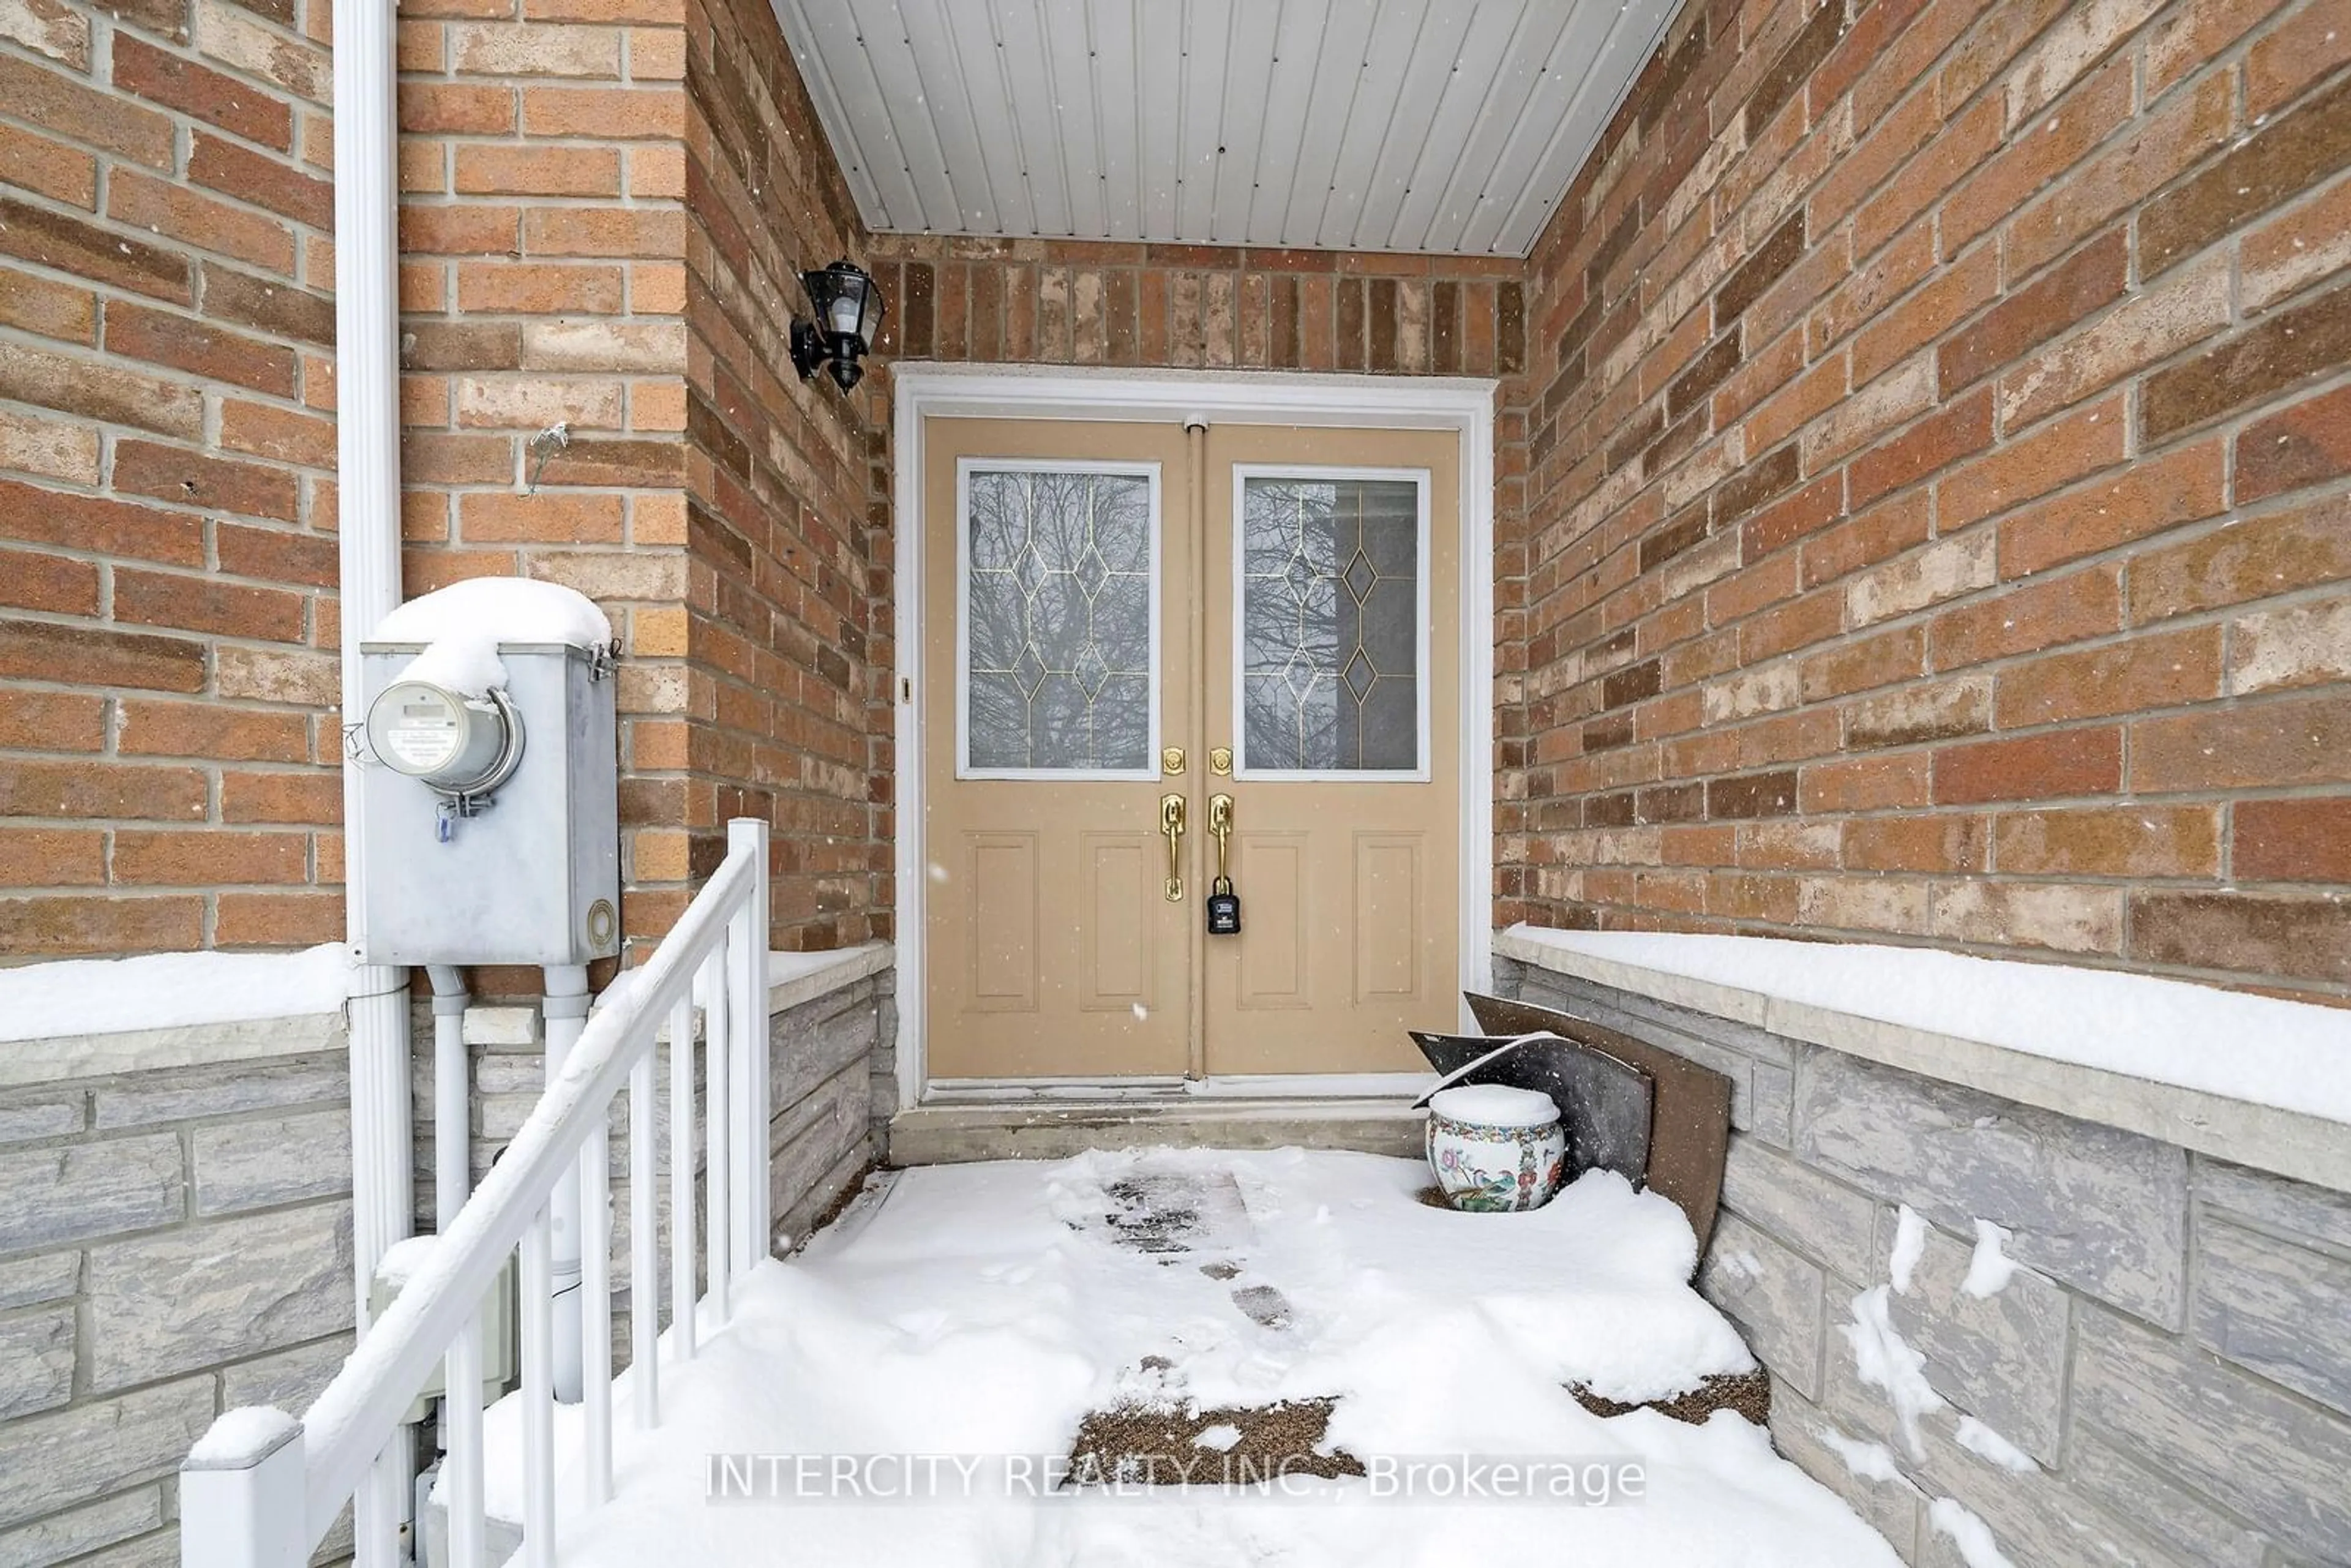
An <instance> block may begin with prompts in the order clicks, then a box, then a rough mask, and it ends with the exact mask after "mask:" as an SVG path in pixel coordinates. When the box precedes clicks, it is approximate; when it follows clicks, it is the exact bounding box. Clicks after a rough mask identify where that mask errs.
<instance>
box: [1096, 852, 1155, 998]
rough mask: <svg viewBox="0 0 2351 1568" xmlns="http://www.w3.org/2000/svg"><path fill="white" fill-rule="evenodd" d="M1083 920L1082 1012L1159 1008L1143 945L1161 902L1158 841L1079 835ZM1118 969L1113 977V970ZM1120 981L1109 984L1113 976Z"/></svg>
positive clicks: (1145, 947) (1146, 940) (1145, 949)
mask: <svg viewBox="0 0 2351 1568" xmlns="http://www.w3.org/2000/svg"><path fill="white" fill-rule="evenodd" d="M1078 843H1079V851H1078V853H1079V861H1080V864H1081V866H1082V867H1083V868H1084V869H1083V872H1082V873H1081V874H1082V875H1083V877H1084V886H1085V890H1086V899H1087V910H1086V918H1085V919H1084V920H1083V921H1082V922H1081V923H1080V925H1079V926H1078V940H1079V944H1080V954H1079V963H1078V983H1079V987H1080V991H1079V995H1078V1009H1079V1010H1080V1011H1081V1012H1090V1013H1109V1012H1131V1011H1133V1010H1134V1009H1137V1008H1141V1009H1144V1010H1146V1011H1148V1010H1150V1009H1155V1008H1157V1007H1158V1006H1159V990H1158V988H1157V987H1156V986H1155V985H1153V984H1152V974H1151V963H1150V956H1149V953H1148V951H1147V945H1148V943H1149V940H1150V935H1151V922H1152V917H1153V916H1154V915H1155V914H1157V910H1156V909H1155V907H1154V906H1155V904H1158V902H1159V874H1160V873H1159V855H1160V848H1159V841H1158V840H1157V839H1155V838H1154V837H1153V836H1151V835H1150V834H1148V833H1103V832H1089V833H1081V834H1080V835H1079V839H1078ZM1113 968H1116V969H1118V970H1120V971H1121V973H1120V974H1119V975H1118V976H1116V977H1115V978H1121V979H1124V980H1125V981H1126V983H1125V984H1124V985H1113V984H1112V983H1111V981H1112V980H1113V978H1114V977H1113V975H1112V973H1111V971H1112V970H1113Z"/></svg>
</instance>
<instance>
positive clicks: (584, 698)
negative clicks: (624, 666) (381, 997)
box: [352, 577, 621, 965]
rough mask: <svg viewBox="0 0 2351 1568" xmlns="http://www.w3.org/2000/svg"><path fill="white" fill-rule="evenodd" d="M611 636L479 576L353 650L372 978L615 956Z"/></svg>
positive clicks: (525, 592) (595, 618)
mask: <svg viewBox="0 0 2351 1568" xmlns="http://www.w3.org/2000/svg"><path fill="white" fill-rule="evenodd" d="M615 652H616V648H615V645H614V643H613V642H612V626H611V622H609V621H607V620H605V619H604V613H603V612H602V611H601V610H598V609H597V608H596V606H595V605H594V604H593V603H591V602H590V601H589V600H588V599H587V598H586V597H585V596H583V595H581V594H580V593H577V592H574V591H572V590H570V589H569V588H565V587H562V586H560V585H559V584H557V583H552V582H532V581H528V580H525V579H522V578H511V577H489V578H475V579H474V580H470V581H466V582H460V583H456V584H454V585H452V586H451V587H448V588H444V589H442V590H440V591H438V592H434V593H428V594H425V595H424V596H423V598H421V599H414V600H411V601H409V602H407V603H406V604H403V605H402V606H401V607H400V608H399V609H397V610H395V611H393V612H392V613H391V614H390V615H387V616H385V617H384V619H383V621H382V622H381V624H380V625H378V626H377V628H376V631H375V635H374V636H373V637H371V639H369V640H368V641H367V642H366V643H361V644H360V664H361V668H362V670H363V671H364V674H365V685H364V687H363V691H364V694H365V695H366V699H367V707H366V712H365V716H364V721H363V722H362V723H361V724H360V726H359V727H358V733H357V734H356V735H355V736H354V737H352V743H353V748H354V754H355V760H356V763H357V765H358V767H359V768H360V779H361V781H362V782H361V786H360V787H361V789H363V790H364V791H365V795H366V810H365V815H364V817H363V821H364V824H365V826H364V827H363V829H362V836H363V840H364V841H363V842H362V843H361V844H360V846H359V849H360V853H361V854H363V855H364V856H365V861H364V863H363V885H364V887H365V889H366V899H367V911H366V913H367V926H366V930H367V937H366V946H367V951H366V952H364V953H363V954H361V955H360V956H361V958H362V960H363V961H364V962H367V963H370V964H536V965H549V964H585V963H587V962H589V961H590V959H593V958H602V957H609V956H611V955H613V954H615V953H618V952H619V951H620V950H621V921H620V898H621V841H620V812H619V803H618V800H617V798H616V797H617V789H618V785H617V772H618V768H617V761H616V757H615V746H616V738H615V721H614V718H613V711H614V702H613V695H612V692H613V685H614V682H613V678H612V661H613V657H614V654H615Z"/></svg>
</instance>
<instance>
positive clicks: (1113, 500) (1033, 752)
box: [964, 469, 1153, 772]
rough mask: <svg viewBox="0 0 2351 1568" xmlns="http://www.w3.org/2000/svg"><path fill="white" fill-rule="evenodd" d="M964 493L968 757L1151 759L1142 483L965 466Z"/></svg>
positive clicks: (1086, 761)
mask: <svg viewBox="0 0 2351 1568" xmlns="http://www.w3.org/2000/svg"><path fill="white" fill-rule="evenodd" d="M966 497H967V500H966V506H967V513H966V516H965V518H964V528H965V548H966V550H967V557H966V559H967V571H966V586H965V596H966V597H965V602H964V635H965V638H966V639H967V641H966V643H965V651H966V658H967V664H966V672H967V676H968V689H969V692H970V703H971V707H970V717H969V721H968V723H967V733H966V737H965V761H966V765H967V767H968V768H973V769H980V770H987V771H997V770H1007V771H1009V770H1020V769H1038V770H1050V771H1083V772H1107V771H1112V770H1126V769H1150V768H1152V766H1153V764H1152V757H1151V744H1152V736H1151V719H1152V700H1153V692H1152V679H1151V637H1152V626H1151V611H1152V605H1151V572H1152V559H1151V555H1152V550H1151V482H1150V480H1149V479H1148V478H1147V477H1146V476H1143V475H1140V474H1094V473H1085V472H1076V473H1061V472H1047V471H1033V470H1027V469H975V470H973V471H971V472H970V473H969V474H967V485H966Z"/></svg>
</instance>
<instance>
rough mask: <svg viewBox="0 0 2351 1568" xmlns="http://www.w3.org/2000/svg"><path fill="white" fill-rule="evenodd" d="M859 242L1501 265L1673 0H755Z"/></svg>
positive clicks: (1527, 236) (1578, 161) (1593, 134)
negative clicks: (1438, 259)
mask: <svg viewBox="0 0 2351 1568" xmlns="http://www.w3.org/2000/svg"><path fill="white" fill-rule="evenodd" d="M773 3H774V5H775V6H776V10H777V15H778V18H779V19H780V20H781V22H782V24H783V28H784V34H785V37H787V38H788V39H789V42H790V44H791V47H792V53H793V56H794V57H796V58H797V59H798V60H799V68H800V72H801V75H802V76H803V78H805V79H806V80H807V82H808V87H809V91H810V96H811V97H812V98H813V99H815V102H816V109H817V114H818V116H819V118H820V119H821V120H823V122H824V128H825V132H826V134H827V135H828V136H829V137H831V141H832V147H833V152H835V153H836V154H837V155H838V157H839V158H840V161H841V168H842V170H843V171H844V172H846V173H847V175H848V177H849V186H850V190H851V191H852V193H854V194H855V196H856V199H857V205H858V210H859V212H860V214H862V216H863V218H864V220H865V225H866V226H867V227H868V228H870V229H873V230H877V231H888V232H896V233H913V234H953V235H1010V236H1013V237H1016V238H1027V237H1029V236H1031V235H1043V236H1046V237H1049V238H1078V239H1097V240H1165V241H1175V242H1180V243H1186V244H1196V245H1249V246H1311V247H1317V248H1322V249H1330V250H1390V251H1426V252H1433V253H1438V254H1444V255H1497V256H1524V255H1525V254H1526V253H1527V252H1528V251H1529V250H1530V249H1531V248H1532V246H1533V245H1534V242H1535V240H1536V238H1537V237H1538V236H1539V235H1541V232H1542V227H1543V224H1544V222H1545V221H1546V220H1547V219H1548V218H1549V217H1550V216H1551V214H1552V209H1553V208H1555V207H1556V206H1557V205H1558V204H1559V202H1560V200H1561V198H1562V196H1563V195H1564V194H1565V193H1566V191H1567V187H1568V184H1569V183H1570V182H1571V181H1572V180H1573V179H1574V177H1575V174H1576V171H1577V170H1578V169H1579V168H1580V167H1581V166H1582V164H1583V160H1584V157H1585V155H1586V154H1587V153H1589V152H1591V150H1592V147H1593V143H1594V142H1596V141H1598V140H1599V136H1600V133H1601V131H1603V130H1604V128H1605V127H1606V125H1607V123H1608V119H1609V116H1610V115H1611V114H1612V113H1614V110H1615V107H1616V105H1617V103H1618V102H1619V101H1620V100H1621V99H1623V97H1624V94H1625V89H1627V88H1628V87H1629V86H1630V85H1631V83H1632V80H1633V78H1634V76H1635V74H1636V73H1637V72H1638V71H1639V70H1640V68H1641V66H1642V64H1643V62H1644V61H1645V60H1646V58H1647V57H1648V55H1649V51H1650V49H1651V48H1652V47H1654V46H1655V44H1656V40H1657V38H1658V37H1659V35H1660V34H1661V33H1662V32H1663V31H1664V29H1665V26H1666V23H1667V20H1668V18H1669V17H1670V16H1671V15H1672V12H1673V10H1674V0H773Z"/></svg>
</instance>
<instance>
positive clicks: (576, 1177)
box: [540, 964, 588, 1405]
mask: <svg viewBox="0 0 2351 1568" xmlns="http://www.w3.org/2000/svg"><path fill="white" fill-rule="evenodd" d="M540 1010H541V1012H542V1014H543V1015H544V1017H545V1018H546V1019H547V1081H548V1082H549V1083H553V1082H555V1081H556V1079H557V1078H559V1077H560V1076H561V1075H562V1072H563V1063H564V1059H565V1058H567V1057H569V1055H570V1054H571V1048H572V1047H573V1046H574V1045H576V1044H578V1043H579V1040H580V1031H581V1030H585V1029H586V1028H587V1027H588V967H587V966H586V965H584V964H549V966H548V967H547V995H546V998H544V1000H543V1002H542V1003H541V1008H540ZM547 1208H548V1230H549V1242H550V1246H549V1260H550V1261H551V1263H552V1265H553V1267H552V1269H551V1270H550V1272H551V1273H552V1275H553V1277H554V1278H553V1291H552V1294H553V1296H554V1298H555V1336H554V1338H555V1397H556V1399H557V1401H558V1402H559V1403H560V1404H564V1405H577V1404H578V1403H579V1402H580V1389H581V1381H580V1380H581V1372H580V1355H581V1345H580V1172H579V1169H578V1168H577V1167H576V1166H575V1167H574V1168H573V1170H572V1172H571V1175H570V1176H569V1179H567V1180H564V1181H560V1182H558V1183H557V1184H556V1186H555V1194H554V1196H553V1197H551V1198H550V1199H549V1201H548V1206H547Z"/></svg>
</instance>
